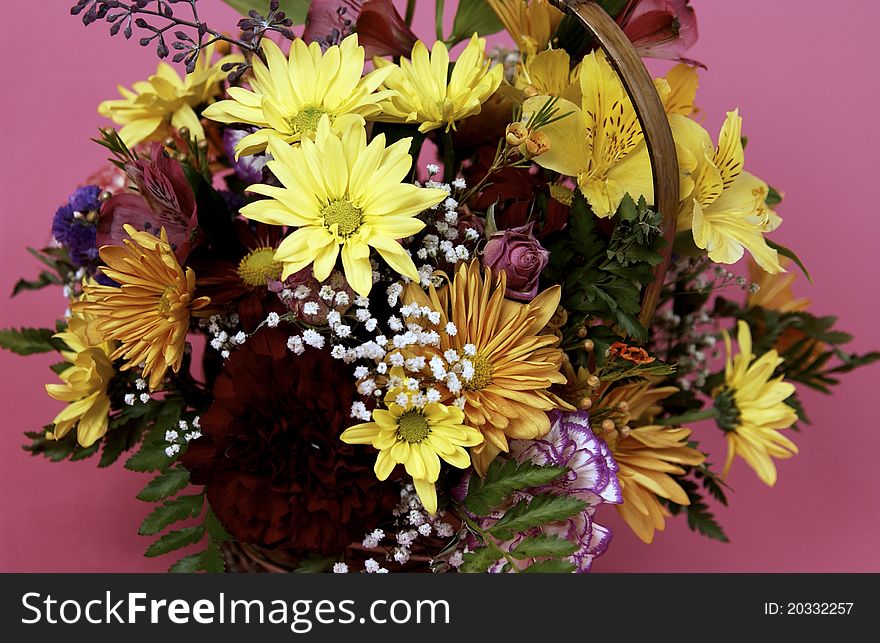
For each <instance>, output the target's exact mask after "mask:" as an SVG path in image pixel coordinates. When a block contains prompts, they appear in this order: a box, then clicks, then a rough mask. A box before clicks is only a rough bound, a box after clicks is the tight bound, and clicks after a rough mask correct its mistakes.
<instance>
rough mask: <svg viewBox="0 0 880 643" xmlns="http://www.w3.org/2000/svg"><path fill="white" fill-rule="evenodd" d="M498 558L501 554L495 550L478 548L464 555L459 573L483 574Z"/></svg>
mask: <svg viewBox="0 0 880 643" xmlns="http://www.w3.org/2000/svg"><path fill="white" fill-rule="evenodd" d="M499 558H501V554H500V553H498V551H497V550H496V549H494V548H492V547H479V548H477V549H475V550H474V551H469V552H468V553H466V554H465V555H464V563H463V564H462V566H461V567H460V571H461V572H463V573H465V574H484V573H485V572H486V570H487V569H489V568H490V567H491V566H492V564H493V563H495V562H496V561H497V560H498V559H499Z"/></svg>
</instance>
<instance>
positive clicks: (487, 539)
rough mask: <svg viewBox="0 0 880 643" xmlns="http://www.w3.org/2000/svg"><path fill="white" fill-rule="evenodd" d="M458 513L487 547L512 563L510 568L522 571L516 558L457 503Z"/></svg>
mask: <svg viewBox="0 0 880 643" xmlns="http://www.w3.org/2000/svg"><path fill="white" fill-rule="evenodd" d="M455 509H456V513H458V517H459V518H461V519H462V521H464V523H465V524H466V525H467V526H468V528H469V529H470V530H471V531H473V532H474V533H475V534H476V535H477V536H479V538H480V539H481V540H482V541H483V543H484V544H485V545H486V547H488V548H490V549H494V550H495V552H496V553H497V554H498V558H504V559H505V560H506V561H507V563H508V564H509V565H510V568H511V569H512V570H513V571H514V572H517V573H518V572H520V571H521V570H520V568H519V566H518V565H517V564H516V559H515V558H514V557H513V556H511V555H510V553H509V552H507V551H505V550H504V549H503V548H502V547H501V546H500V545H499V544H498V543H496V542H495V539H494V538H492V536H490V535H489V534H488V532H486V531H485V530H484V529H483V528H482V527H480V526H479V525H478V524H477V523H476V522H474V521H473V520H472V519H471V517H470V516H468V514H467V510H466V509H465V508H464V507H462V506H461V505H459V504H457V503H456V504H455Z"/></svg>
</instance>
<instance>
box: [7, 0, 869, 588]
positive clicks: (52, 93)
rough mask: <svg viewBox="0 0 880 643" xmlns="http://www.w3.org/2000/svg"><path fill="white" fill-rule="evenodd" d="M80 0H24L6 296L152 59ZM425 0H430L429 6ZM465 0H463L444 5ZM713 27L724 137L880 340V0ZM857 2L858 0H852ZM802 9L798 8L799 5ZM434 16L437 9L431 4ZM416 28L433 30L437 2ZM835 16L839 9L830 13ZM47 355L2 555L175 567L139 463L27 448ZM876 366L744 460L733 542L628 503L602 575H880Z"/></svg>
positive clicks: (830, 286) (751, 11) (230, 15)
mask: <svg viewBox="0 0 880 643" xmlns="http://www.w3.org/2000/svg"><path fill="white" fill-rule="evenodd" d="M71 4H72V0H49V1H46V2H26V3H25V2H22V3H17V4H16V8H15V9H14V10H13V11H12V12H11V14H10V15H11V16H14V20H15V23H16V24H12V25H9V26H10V28H9V29H7V30H6V33H5V34H4V37H3V39H2V41H0V42H2V44H0V47H2V59H3V60H5V61H7V62H6V64H5V65H4V74H3V80H2V82H3V85H4V92H3V93H4V99H3V101H2V102H0V110H2V118H0V122H2V123H3V128H4V130H3V143H4V145H3V147H4V151H3V154H2V156H0V185H2V197H0V207H2V215H0V216H2V230H3V232H2V235H0V266H2V270H0V293H8V292H10V290H11V288H12V285H13V283H14V282H15V280H16V279H17V278H18V277H19V276H27V277H31V276H34V275H36V274H37V272H38V270H39V264H38V263H37V262H36V261H35V260H34V259H33V258H32V257H30V256H29V255H28V254H27V253H26V252H25V250H24V246H25V245H32V246H42V245H44V244H46V243H47V242H48V241H49V235H50V232H49V229H50V225H51V218H52V214H53V213H54V211H55V209H56V208H57V207H58V206H59V205H60V204H61V203H63V202H64V200H65V199H66V198H67V195H68V194H69V193H70V192H71V191H72V190H73V188H74V187H75V186H76V185H77V184H78V183H79V182H81V181H82V180H83V179H85V177H86V176H88V175H89V174H90V173H91V172H92V171H94V170H95V169H96V168H97V167H98V166H99V165H100V164H101V162H102V160H103V159H104V157H105V155H104V154H103V152H102V149H101V148H99V147H98V146H97V145H94V144H92V143H90V142H89V141H88V140H87V139H88V138H89V137H91V136H94V135H95V133H96V127H97V126H98V125H100V124H101V121H100V120H99V119H98V117H97V114H96V112H95V108H96V106H97V104H98V102H99V101H100V100H102V99H105V98H110V97H115V85H116V83H117V82H118V83H123V84H125V85H130V84H131V83H132V82H133V81H135V80H138V79H143V78H146V76H147V75H149V73H151V72H152V71H153V70H154V69H155V64H156V61H155V58H154V56H153V54H152V52H151V51H146V50H142V49H141V48H140V47H138V46H137V44H136V42H134V41H131V42H125V41H123V40H122V39H121V38H117V39H113V40H111V39H110V37H109V36H108V35H107V32H106V27H105V26H102V25H94V26H92V27H90V28H89V29H85V28H83V27H82V25H81V24H80V23H79V21H78V19H76V18H72V17H71V16H69V15H68V12H67V9H68V7H69V6H70V5H71ZM422 4H426V5H430V6H432V3H425V2H423V3H422ZM447 4H454V3H447ZM692 4H693V5H694V6H695V8H696V9H697V12H698V15H699V21H700V31H701V39H700V42H699V43H698V45H697V46H696V47H695V48H694V49H693V50H692V51H691V52H690V54H691V55H692V56H693V57H694V58H696V59H698V60H701V61H703V62H705V63H706V64H707V65H708V66H709V69H710V71H709V73H706V74H704V76H703V80H702V87H701V91H700V94H699V97H698V98H699V103H700V105H701V107H702V109H703V114H705V119H706V125H707V126H708V127H709V129H710V131H711V132H712V133H713V136H714V135H715V133H717V128H718V126H719V125H720V122H721V119H722V118H723V114H724V111H725V110H727V109H732V108H734V107H739V108H740V109H741V110H742V114H743V116H744V119H745V127H744V133H745V134H746V135H747V136H748V137H749V140H750V142H749V146H748V150H747V153H746V159H747V168H748V169H749V170H750V171H752V172H753V173H755V174H758V175H759V176H761V177H762V178H764V179H766V180H767V181H769V182H770V183H772V184H773V185H776V186H779V187H781V188H784V189H785V191H786V193H787V198H786V201H785V204H784V205H783V207H782V208H781V209H780V214H781V215H782V216H783V217H784V218H785V224H784V225H783V227H782V228H781V230H780V231H779V232H778V233H777V234H775V235H774V238H775V239H777V240H778V241H780V242H781V243H783V244H785V245H788V246H790V247H794V248H796V249H797V251H798V253H799V254H800V256H801V257H802V258H803V260H804V261H805V262H806V264H807V265H808V267H809V268H810V269H811V271H812V273H813V275H814V278H815V284H814V285H812V286H810V285H809V284H808V283H806V281H805V280H801V281H799V282H798V284H797V292H798V294H799V295H807V296H809V297H811V298H812V300H813V304H814V306H813V309H814V311H816V312H819V313H824V314H830V313H835V314H838V315H839V316H840V319H841V323H840V325H841V327H842V328H843V329H845V330H849V331H851V332H853V333H854V334H855V335H856V340H855V341H854V342H853V344H852V346H851V348H852V349H854V350H859V351H868V350H871V349H873V348H877V347H878V344H880V342H878V341H877V340H876V335H874V333H873V331H874V329H875V327H876V314H877V312H878V307H877V303H876V290H874V289H875V288H876V279H875V273H874V271H873V270H866V269H865V262H866V261H867V260H868V259H869V258H874V257H875V256H876V239H877V234H878V232H880V229H878V225H877V223H876V213H875V209H876V208H875V207H874V206H873V205H872V203H873V201H872V199H873V198H874V197H875V195H874V194H873V193H872V191H873V190H875V189H877V186H878V181H877V171H878V167H877V146H878V143H880V138H878V135H877V133H876V131H877V124H876V118H875V114H876V106H877V104H878V101H880V87H878V81H877V72H876V68H875V65H876V61H877V60H880V41H878V39H877V38H876V34H875V27H876V25H877V24H878V22H880V7H878V5H877V3H874V2H867V1H861V2H850V3H846V4H847V6H848V8H849V10H848V11H844V10H843V8H842V7H841V10H840V11H838V12H835V11H834V9H833V8H832V7H831V5H830V4H829V3H827V2H819V0H801V2H797V3H793V2H767V1H766V0H738V1H737V2H717V1H715V2H711V1H709V0H694V1H693V3H692ZM854 6H855V7H858V10H853V9H854ZM794 7H797V9H795V8H794ZM200 10H201V12H202V15H203V17H205V18H207V19H208V21H209V22H211V23H212V24H215V25H223V26H225V27H226V28H227V29H230V30H231V29H233V28H234V20H235V14H234V12H233V11H231V10H229V9H228V8H227V7H225V6H223V5H221V4H220V3H219V2H216V1H213V2H209V1H207V0H203V1H202V2H200ZM422 10H423V11H425V13H426V14H427V13H432V11H428V10H429V6H425V7H423V8H422ZM425 18H426V19H424V20H423V21H422V24H424V25H426V27H425V28H423V29H421V30H420V35H422V36H423V37H424V38H425V39H428V38H430V37H431V34H432V33H433V30H432V29H431V28H429V27H427V25H428V24H429V22H430V21H429V19H427V18H428V16H425ZM829 25H836V27H835V28H834V29H829ZM0 306H2V308H0V327H9V326H20V325H32V326H40V325H42V326H46V325H50V323H51V320H53V319H55V318H56V317H57V316H60V315H61V314H62V312H63V310H64V308H65V302H64V300H63V298H62V296H61V293H60V292H59V291H57V290H46V291H43V292H41V293H29V294H24V295H22V296H20V297H19V298H16V299H14V300H7V299H5V297H4V298H3V299H0ZM52 361H53V360H52V359H51V358H50V357H48V356H32V357H29V358H22V357H17V356H14V355H11V354H9V353H7V352H5V351H0V378H2V386H0V408H2V409H3V414H4V417H3V419H2V421H0V453H2V454H3V456H2V458H3V464H2V466H0V490H2V492H0V571H119V572H122V571H126V572H134V571H161V570H165V569H166V568H167V567H168V565H169V564H170V563H171V562H173V561H172V560H170V559H169V557H165V558H164V559H156V560H148V559H145V558H143V557H142V556H141V554H142V552H143V550H144V548H145V547H146V546H147V544H148V542H149V541H148V539H146V538H142V537H139V536H138V535H137V533H136V532H137V528H138V525H139V524H140V521H141V520H142V518H143V517H144V516H145V515H146V513H147V512H148V511H149V507H148V506H147V505H146V504H144V503H141V502H139V501H137V500H136V499H135V498H134V496H135V494H136V493H137V491H138V490H139V489H140V488H141V487H142V486H143V485H144V484H145V483H146V480H147V478H146V477H145V476H143V475H140V474H136V473H131V472H128V471H126V470H125V469H123V468H122V467H121V465H117V466H115V467H113V468H112V469H111V470H108V471H101V470H98V469H97V468H96V466H95V464H96V462H95V461H94V460H87V461H85V462H80V463H65V464H61V465H57V464H53V463H49V462H47V461H44V460H41V459H32V458H30V457H29V456H28V455H27V454H26V453H25V452H23V451H22V450H21V445H22V443H23V436H22V432H23V431H25V430H34V429H39V428H40V427H42V426H43V425H44V424H45V423H46V422H47V421H49V420H50V419H51V418H52V417H53V415H54V413H55V412H56V411H57V408H58V403H56V402H54V401H53V400H50V399H49V398H48V397H47V396H46V395H45V394H44V393H43V384H44V383H46V382H49V381H52V380H53V377H54V376H53V375H52V373H51V372H50V371H49V370H48V369H47V366H48V365H49V364H50V363H51V362H52ZM878 374H880V371H878V369H877V368H876V367H872V368H869V369H866V370H863V371H861V372H860V373H859V374H857V375H855V376H852V375H851V376H845V378H844V384H843V386H841V387H840V388H839V389H838V391H837V393H836V395H835V396H834V397H825V396H822V395H817V394H812V393H809V392H808V393H805V394H804V402H805V404H806V406H807V409H808V410H809V413H810V415H811V417H812V419H813V422H814V424H813V426H811V427H806V429H805V431H804V432H803V433H802V434H799V435H796V436H795V438H794V439H795V441H796V442H797V443H798V445H799V447H800V449H801V455H799V456H797V457H795V458H794V459H791V460H788V461H785V462H782V463H781V464H780V465H779V470H780V479H779V483H778V484H777V486H776V487H775V488H774V489H768V488H767V487H765V486H763V485H762V484H761V483H760V482H759V481H758V480H757V478H756V477H755V476H754V475H753V474H752V473H751V471H750V470H749V469H748V468H747V467H746V466H744V465H743V464H742V463H741V462H737V464H736V465H735V466H734V468H733V471H732V474H731V477H730V479H729V482H730V484H731V485H732V486H733V487H734V488H735V489H736V492H735V493H734V494H732V507H731V508H729V509H724V508H722V507H719V508H718V517H719V519H720V520H721V521H722V524H723V525H724V527H725V528H726V530H727V533H728V535H729V536H730V538H731V540H732V543H731V544H728V545H724V544H721V543H716V542H713V541H709V540H706V539H704V538H701V537H699V536H697V535H695V534H693V533H691V532H689V531H688V529H687V527H686V525H685V524H684V520H683V519H681V518H679V519H673V520H672V521H671V524H670V525H669V526H668V528H667V531H666V532H665V533H661V534H658V536H657V538H656V541H655V543H654V545H652V546H646V545H643V544H642V543H641V542H640V541H638V540H637V539H636V538H635V536H633V535H632V534H631V533H630V532H629V530H628V529H627V528H626V527H625V525H623V524H622V523H621V522H620V521H619V520H618V519H617V516H616V514H615V513H614V512H613V511H609V512H607V514H606V516H605V520H604V522H606V523H607V524H610V525H612V526H613V527H614V528H615V540H614V542H613V543H612V546H611V549H610V551H609V553H608V554H607V555H606V556H605V557H604V558H602V559H600V560H599V561H598V562H597V564H596V569H597V570H598V571H874V572H877V571H880V549H878V548H877V546H876V543H877V536H876V534H877V533H878V530H880V509H878V508H880V484H878V483H880V479H878V471H880V467H878V465H877V455H876V449H877V447H878V446H880V445H878V440H877V437H876V436H877V431H876V426H875V425H874V421H875V418H874V416H873V413H874V412H876V411H875V408H876V407H875V406H874V404H873V402H874V401H875V400H876V398H873V396H874V395H876V384H877V377H878ZM696 438H697V439H699V440H700V441H701V442H702V443H703V444H704V445H705V446H707V447H710V448H711V449H713V451H714V452H715V453H716V455H715V456H714V460H715V462H719V461H721V460H722V459H723V456H722V451H721V446H722V442H721V440H720V434H719V432H718V431H717V430H716V429H714V428H713V427H709V426H698V427H697V431H696Z"/></svg>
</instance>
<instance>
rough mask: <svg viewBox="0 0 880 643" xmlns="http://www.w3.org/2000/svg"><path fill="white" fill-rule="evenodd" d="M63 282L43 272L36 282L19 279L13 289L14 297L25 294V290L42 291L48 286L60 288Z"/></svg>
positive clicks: (51, 274) (45, 271)
mask: <svg viewBox="0 0 880 643" xmlns="http://www.w3.org/2000/svg"><path fill="white" fill-rule="evenodd" d="M62 283H63V282H62V281H61V279H59V278H58V276H57V275H55V274H53V273H51V272H49V271H48V270H43V271H42V272H41V273H40V274H39V275H37V278H36V279H34V280H27V279H19V280H18V281H16V282H15V285H14V286H13V287H12V295H11V296H12V297H15V296H16V295H18V294H20V293H22V292H24V291H25V290H41V289H43V288H45V287H46V286H60V285H61V284H62Z"/></svg>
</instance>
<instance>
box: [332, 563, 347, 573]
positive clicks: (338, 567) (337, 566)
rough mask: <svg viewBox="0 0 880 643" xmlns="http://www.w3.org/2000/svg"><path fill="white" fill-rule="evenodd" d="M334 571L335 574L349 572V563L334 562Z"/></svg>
mask: <svg viewBox="0 0 880 643" xmlns="http://www.w3.org/2000/svg"><path fill="white" fill-rule="evenodd" d="M333 573H334V574H347V573H348V565H346V564H345V563H333Z"/></svg>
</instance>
